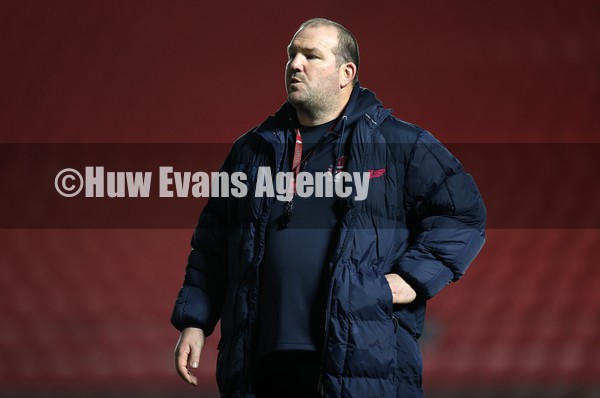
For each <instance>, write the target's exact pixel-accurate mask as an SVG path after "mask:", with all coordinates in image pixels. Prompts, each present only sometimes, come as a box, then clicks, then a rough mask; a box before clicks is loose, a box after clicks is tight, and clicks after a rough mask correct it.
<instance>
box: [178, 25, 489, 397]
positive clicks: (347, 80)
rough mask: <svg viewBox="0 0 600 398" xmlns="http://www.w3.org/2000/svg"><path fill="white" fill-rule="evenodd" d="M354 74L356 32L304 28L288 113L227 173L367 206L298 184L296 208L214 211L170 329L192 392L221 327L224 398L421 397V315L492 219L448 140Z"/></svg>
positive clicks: (226, 204) (251, 182)
mask: <svg viewBox="0 0 600 398" xmlns="http://www.w3.org/2000/svg"><path fill="white" fill-rule="evenodd" d="M358 68H359V58H358V46H357V44H356V40H355V39H354V37H353V35H352V34H351V33H350V32H349V31H348V30H347V29H345V28H344V27H343V26H341V25H339V24H338V23H335V22H332V21H328V20H324V19H313V20H310V21H307V22H305V23H304V24H302V26H301V27H300V29H299V30H298V32H296V34H295V35H294V37H293V38H292V41H291V43H290V45H289V47H288V63H287V66H286V74H285V82H286V89H287V95H288V98H287V102H286V103H285V104H284V105H283V106H282V108H281V109H280V110H279V111H278V112H277V113H276V114H275V115H274V116H272V117H269V118H268V119H267V120H266V121H265V122H263V123H262V124H261V125H260V126H258V127H257V128H255V129H253V130H251V131H250V132H248V133H246V134H245V135H244V136H242V137H241V138H240V139H239V140H238V141H237V142H236V143H235V145H234V147H233V149H232V151H231V153H230V154H229V156H228V157H227V159H226V160H225V163H224V165H223V168H222V170H223V171H227V172H229V173H233V172H236V171H241V172H243V173H245V174H246V175H247V176H248V180H247V181H246V183H247V185H248V187H249V192H253V191H252V188H254V187H256V186H258V185H259V182H260V181H259V180H260V178H259V177H258V175H259V173H258V172H257V171H260V170H264V168H265V167H269V169H268V170H271V172H272V173H273V174H275V173H276V172H280V171H284V172H288V173H292V174H293V175H295V176H296V177H297V181H296V183H297V184H300V180H301V178H300V173H301V172H307V173H309V174H310V173H312V174H315V175H317V173H318V172H326V174H325V175H327V176H329V180H328V181H330V182H331V181H333V182H334V184H335V183H339V180H340V179H342V176H346V177H347V176H355V177H357V178H359V177H360V176H361V175H366V176H367V177H368V195H367V196H366V198H359V195H358V194H357V191H358V189H359V182H360V181H356V182H355V184H354V186H353V188H352V192H353V193H354V194H351V195H333V196H331V195H330V196H326V195H321V196H318V195H314V194H313V195H301V194H300V190H301V187H300V186H296V190H297V191H295V190H294V185H293V184H292V185H290V186H289V187H291V188H290V189H291V195H290V196H291V198H288V199H289V200H288V199H286V200H279V199H277V198H273V197H270V196H269V195H262V196H260V195H258V196H257V195H253V194H251V193H250V194H248V195H246V196H245V197H243V198H211V199H210V200H209V202H208V203H207V205H206V207H205V209H204V210H203V212H202V214H201V216H200V220H199V222H198V227H197V229H196V231H195V233H194V236H193V238H192V248H193V249H192V251H191V254H190V256H189V260H188V264H187V268H186V276H185V281H184V284H183V287H182V289H181V291H180V293H179V296H178V298H177V302H176V305H175V309H174V312H173V316H172V319H171V321H172V323H173V325H174V326H175V327H177V328H178V329H179V330H180V331H181V336H180V338H179V341H178V343H177V346H176V349H175V361H176V367H177V371H178V373H179V374H180V376H181V377H182V378H183V379H184V380H186V381H187V382H189V383H191V384H194V385H196V384H197V379H196V377H195V376H194V375H193V374H192V373H191V371H190V370H189V369H193V368H196V367H197V366H198V361H199V358H200V352H201V350H202V347H203V346H204V340H205V337H206V336H208V335H209V334H211V333H212V332H213V329H214V327H215V325H216V323H217V322H218V320H219V319H220V320H221V340H220V342H219V345H218V348H219V356H218V360H217V381H218V384H219V388H220V391H221V394H222V396H226V397H230V396H231V397H233V396H235V397H295V396H297V397H313V396H326V397H403V398H407V397H421V396H422V390H421V371H422V364H421V356H420V352H419V347H418V343H417V339H418V338H419V336H420V334H421V331H422V328H423V320H424V315H425V303H426V301H427V300H428V299H429V298H431V297H432V296H434V295H435V294H436V293H438V292H439V291H440V290H441V289H442V288H443V287H444V286H445V285H447V284H448V283H450V282H452V281H455V280H457V279H459V278H460V277H461V276H462V274H463V273H464V271H465V270H466V268H467V267H468V265H469V264H470V262H471V261H472V260H473V259H474V258H475V256H476V255H477V253H478V251H479V250H480V248H481V246H482V245H483V242H484V225H485V207H484V205H483V202H482V200H481V197H480V195H479V192H478V190H477V188H476V186H475V183H474V182H473V180H472V178H471V177H470V176H469V175H468V174H466V173H465V172H464V170H463V168H462V166H461V165H460V163H459V162H458V161H457V160H456V159H455V158H454V157H453V156H452V155H451V154H450V153H449V152H448V151H447V150H446V149H445V148H444V147H443V146H441V144H440V143H439V142H438V141H436V140H435V139H434V138H433V137H432V136H431V135H430V134H429V133H428V132H426V131H424V130H422V129H420V128H419V127H417V126H414V125H411V124H409V123H406V122H403V121H400V120H398V119H396V118H395V117H393V116H392V115H391V112H390V111H389V110H386V109H384V108H383V106H382V104H381V103H380V102H379V101H378V100H377V98H376V97H375V95H374V94H373V93H372V92H370V91H368V90H366V89H363V88H361V87H360V86H359V84H358V80H357V73H358ZM327 173H328V174H327ZM344 173H350V174H344ZM362 173H366V174H362ZM315 181H316V180H315ZM336 181H337V182H336ZM347 185H348V184H347ZM350 185H352V184H350ZM315 187H316V183H315ZM337 192H338V191H336V193H337Z"/></svg>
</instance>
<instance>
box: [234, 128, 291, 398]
mask: <svg viewBox="0 0 600 398" xmlns="http://www.w3.org/2000/svg"><path fill="white" fill-rule="evenodd" d="M274 134H276V133H274ZM282 156H283V155H282ZM280 169H281V166H280V162H277V159H275V170H276V172H278V171H280ZM260 206H261V207H264V208H265V209H264V210H265V211H264V212H263V218H262V219H261V220H260V224H259V228H258V233H257V236H256V242H257V244H258V245H259V250H258V252H257V253H256V256H255V258H254V260H253V261H252V265H251V267H250V270H249V271H252V270H254V269H256V271H255V272H256V275H258V273H259V270H258V267H259V266H260V262H261V261H262V258H263V256H264V252H265V242H264V237H265V231H266V229H267V225H268V223H269V216H270V213H271V203H270V201H269V200H268V199H267V198H265V197H263V198H262V203H261V205H260ZM251 277H252V273H251V272H249V274H248V278H251ZM257 283H259V280H258V276H257V277H256V281H255V284H257ZM254 310H255V308H254V307H251V308H249V310H248V313H249V314H253V313H254ZM248 321H249V323H251V320H250V319H249V320H248ZM253 322H254V323H251V324H250V325H249V328H248V331H247V334H246V341H245V343H244V346H245V347H246V350H247V351H246V354H245V355H244V370H245V371H244V372H243V374H245V375H246V376H245V377H246V383H245V384H246V385H245V389H246V391H248V388H249V386H250V382H249V380H250V374H251V373H250V369H249V368H250V356H251V355H252V352H251V351H252V350H250V349H249V347H248V339H249V338H250V334H251V333H252V332H251V330H250V329H254V328H256V324H255V323H256V317H255V319H254V321H253ZM253 337H254V338H256V336H253Z"/></svg>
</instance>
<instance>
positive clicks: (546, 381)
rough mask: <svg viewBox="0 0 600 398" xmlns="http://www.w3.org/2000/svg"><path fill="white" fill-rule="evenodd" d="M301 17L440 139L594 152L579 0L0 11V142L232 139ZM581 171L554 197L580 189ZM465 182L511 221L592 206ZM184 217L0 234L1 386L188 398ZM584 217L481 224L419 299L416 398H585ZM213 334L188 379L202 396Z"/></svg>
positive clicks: (593, 305)
mask: <svg viewBox="0 0 600 398" xmlns="http://www.w3.org/2000/svg"><path fill="white" fill-rule="evenodd" d="M316 16H320V17H326V18H330V19H334V20H336V21H339V22H341V23H342V24H344V25H346V26H347V27H348V28H349V29H350V30H352V31H353V32H354V33H355V35H356V37H357V38H358V41H359V44H360V49H361V60H362V62H361V70H360V76H359V77H360V81H361V83H362V85H363V86H365V87H368V88H370V89H372V90H373V91H375V92H376V93H377V95H378V97H379V98H380V99H381V100H382V101H383V102H384V104H385V105H386V106H387V107H390V108H393V109H394V110H395V114H396V116H398V117H400V118H402V119H404V120H407V121H410V122H413V123H416V124H419V125H421V126H423V127H425V128H427V129H428V130H430V131H431V132H433V133H434V135H436V137H438V138H439V139H440V140H441V141H443V142H445V143H450V144H452V143H487V144H493V143H587V144H590V145H591V144H598V143H600V135H599V134H598V132H599V130H598V124H599V123H600V112H599V109H600V107H599V105H600V73H599V71H600V25H599V24H598V21H600V3H598V2H597V1H592V0H589V1H577V2H567V1H561V0H549V1H515V0H510V1H486V2H481V1H475V0H473V1H464V0H462V1H453V2H445V1H441V0H437V1H432V2H406V1H396V2H393V1H382V2H378V3H365V2H361V3H359V2H356V1H346V2H341V1H332V2H328V3H324V2H316V1H306V2H303V3H298V4H284V3H281V2H275V1H271V0H269V1H266V2H263V3H256V2H252V3H251V2H238V3H232V2H217V3H214V2H211V3H203V2H199V1H192V0H188V1H184V0H176V1H170V2H167V1H155V0H154V1H145V2H136V1H131V0H128V1H115V0H110V1H89V2H80V1H74V0H73V1H68V0H60V1H55V2H40V1H32V0H28V1H18V2H17V1H4V2H2V4H0V59H1V61H0V137H1V142H2V143H205V144H207V145H208V144H211V143H231V142H232V141H233V140H234V139H235V138H236V137H238V136H239V135H241V134H242V133H243V132H245V131H247V130H248V129H249V128H251V127H252V126H254V125H256V124H257V123H259V122H261V121H262V120H263V119H264V118H265V117H266V116H267V115H269V114H272V113H273V112H274V111H275V110H276V109H277V108H278V107H279V106H280V104H281V103H282V102H283V101H284V100H285V90H284V86H283V71H284V64H285V62H286V51H285V47H286V45H287V44H288V43H289V40H290V38H291V36H292V35H293V33H294V32H295V30H296V29H297V27H298V26H299V25H300V23H301V22H303V21H304V20H306V19H309V18H312V17H316ZM467 160H468V159H467ZM504 161H505V162H506V163H507V164H510V163H511V159H510V158H506V159H504ZM557 161H558V162H560V161H561V159H557ZM464 163H465V166H466V168H467V169H468V170H469V171H471V172H472V173H473V174H474V175H475V177H476V178H478V170H477V167H476V166H477V162H473V163H470V162H469V161H465V162H464ZM470 166H471V167H470ZM565 166H568V165H565ZM3 167H4V168H8V167H12V165H11V164H8V163H5V162H4V161H3ZM597 170H598V169H588V170H582V171H581V173H582V174H581V175H578V176H569V175H560V176H557V177H556V186H561V185H562V184H566V183H567V182H568V180H569V179H570V178H572V177H577V178H580V179H581V178H583V177H585V180H584V182H587V184H589V186H590V187H594V189H596V188H595V187H596V186H597V185H598V184H597V182H596V180H595V179H596V178H597V175H596V174H597ZM480 175H485V174H481V173H480ZM544 177H547V176H544ZM544 180H546V179H544ZM478 182H479V183H480V185H481V186H482V193H483V195H484V198H486V200H488V201H490V203H503V202H504V203H505V206H507V207H508V208H510V207H514V208H515V209H516V210H518V211H521V212H523V213H527V212H536V211H537V210H538V209H539V208H540V206H545V208H547V209H549V210H550V211H549V212H548V213H549V214H548V217H552V216H553V213H554V212H556V213H561V214H562V213H565V212H567V213H568V212H574V213H577V214H578V215H579V216H581V214H586V215H587V214H589V212H591V214H592V215H594V217H597V211H596V210H595V209H596V208H597V207H598V206H597V203H596V202H595V201H590V200H589V198H588V197H581V195H571V196H569V195H568V192H567V193H566V194H565V193H563V194H561V196H557V195H555V194H554V192H553V191H552V190H551V189H550V190H548V186H547V185H546V183H545V182H544V183H543V184H541V183H538V182H537V181H536V180H535V179H532V180H531V181H528V183H529V184H526V185H528V187H529V188H530V190H531V191H532V192H534V193H535V195H534V196H535V198H536V199H535V200H532V196H528V194H527V192H524V191H521V190H519V191H516V190H511V189H510V181H508V183H507V182H506V181H504V182H503V183H502V184H495V181H479V180H478ZM519 184H522V182H519ZM518 186H519V187H521V186H522V185H518ZM507 187H508V189H507ZM483 188H485V189H483ZM546 190H547V192H546ZM594 192H596V191H594ZM10 194H11V193H10V191H9V190H8V189H7V188H6V187H3V198H2V200H3V202H4V203H8V204H10V203H11V202H10V200H7V197H8V196H10ZM30 195H34V197H35V190H32V192H31V193H30ZM540 198H544V199H545V200H544V202H545V203H540ZM32 202H35V201H32ZM28 203H29V202H28ZM42 205H43V204H42V203H40V206H42ZM2 207H3V210H2V212H4V213H5V214H10V213H11V212H14V211H17V210H18V211H19V212H22V211H23V209H21V208H19V209H15V208H13V207H11V206H10V205H3V206H2ZM200 210H201V207H200V205H199V206H198V208H191V209H190V211H189V226H188V227H186V228H183V229H14V228H10V229H9V228H3V229H2V230H1V231H0V237H1V239H0V264H1V266H2V269H1V272H0V297H1V301H0V309H1V313H2V320H1V321H0V395H2V396H27V395H28V394H32V395H36V396H43V395H44V394H46V395H52V394H56V395H57V396H66V395H68V394H74V395H75V396H94V395H93V394H99V395H98V396H107V395H108V394H113V395H115V394H116V395H118V394H122V395H123V396H182V397H183V396H197V395H198V391H197V390H193V389H192V388H190V387H188V386H186V385H184V384H183V382H182V381H180V380H179V379H178V377H177V376H176V374H175V371H174V368H173V359H172V350H173V347H174V345H175V342H176V339H177V337H178V332H177V331H176V330H175V329H174V328H172V327H171V326H170V324H169V316H170V312H171V309H172V305H173V303H174V300H175V296H176V294H177V291H178V289H179V286H180V284H181V282H182V279H183V273H184V266H185V261H186V257H187V254H188V250H189V246H188V243H189V239H190V237H191V233H192V229H193V227H194V224H195V221H196V219H197V216H198V214H199V212H200ZM491 210H493V209H491ZM32 211H34V209H32ZM13 216H14V214H13ZM54 216H56V215H54ZM490 216H491V217H493V214H491V215H490ZM597 221H598V219H597V218H595V219H594V220H592V222H591V223H590V225H591V227H589V226H587V227H586V229H584V228H583V227H582V226H581V225H580V224H578V225H563V226H561V225H560V224H557V225H554V227H555V228H552V229H549V228H544V229H542V228H540V227H539V225H537V226H536V225H533V226H531V228H523V227H522V226H514V227H513V228H511V225H502V226H499V225H496V227H494V225H491V228H490V230H489V231H488V241H487V244H486V246H485V247H484V249H483V251H482V252H481V255H480V256H479V257H478V258H477V259H476V261H475V262H474V264H473V266H472V268H471V269H470V270H469V271H468V272H467V274H466V276H465V277H464V279H463V280H462V281H460V282H459V283H458V284H456V285H453V286H450V287H448V288H447V289H446V290H445V291H443V292H442V293H441V294H440V295H439V296H437V297H435V298H434V299H433V300H432V301H431V302H430V306H429V312H428V318H427V332H426V334H425V336H424V337H423V341H422V344H423V349H424V354H425V355H424V361H425V370H424V377H425V388H426V391H427V392H428V393H429V396H444V397H449V396H478V397H479V396H510V395H515V396H520V397H523V396H552V397H558V396H565V397H567V396H569V397H574V396H590V397H591V396H596V395H594V394H598V393H600V383H599V382H598V380H600V290H599V289H598V287H597V286H598V285H599V284H600V268H598V266H597V264H598V263H599V262H600V255H599V254H598V251H597V249H596V247H597V244H598V242H599V241H600V239H599V238H600V232H599V229H598V228H600V223H598V222H597ZM182 227H184V226H182ZM217 340H218V333H217V334H216V335H215V336H213V337H211V338H209V340H208V346H207V348H206V349H205V350H204V353H203V356H202V361H201V367H200V369H199V371H198V373H199V375H200V377H201V381H202V386H201V390H202V392H203V393H205V394H207V396H211V394H212V395H214V394H215V391H216V384H215V382H214V362H215V357H216V348H215V347H216V343H217ZM84 392H85V393H84ZM161 394H163V395H161ZM453 394H454V395H453ZM469 394H470V395H469ZM486 394H487V395H486ZM535 394H538V395H535Z"/></svg>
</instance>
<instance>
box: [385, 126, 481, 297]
mask: <svg viewBox="0 0 600 398" xmlns="http://www.w3.org/2000/svg"><path fill="white" fill-rule="evenodd" d="M404 190H405V192H404V198H405V204H404V205H405V209H406V212H407V222H408V226H409V229H410V244H409V247H408V249H407V251H406V252H404V254H403V255H402V256H401V257H399V258H398V259H397V261H396V262H395V264H394V266H393V268H392V271H393V272H396V273H398V274H399V275H400V276H402V277H403V278H404V279H405V280H406V281H407V282H408V283H409V284H410V285H411V286H412V287H413V289H415V291H417V294H418V295H419V296H420V297H421V298H424V299H429V298H431V297H433V296H434V295H435V294H437V293H438V292H439V291H440V290H441V289H442V288H443V287H445V286H446V285H447V284H449V283H450V282H452V281H456V280H458V279H460V278H461V277H462V275H463V274H464V272H465V271H466V270H467V268H468V266H469V265H470V264H471V262H472V261H473V259H474V258H475V256H476V255H477V254H478V253H479V250H480V249H481V247H482V246H483V243H484V241H485V222H486V209H485V205H484V203H483V200H482V198H481V195H480V193H479V190H478V189H477V186H476V185H475V181H474V180H473V178H472V177H471V176H470V175H469V174H467V173H466V172H465V171H464V169H463V167H462V165H461V164H460V163H459V161H458V160H457V159H456V158H455V157H454V156H453V155H452V154H451V153H450V152H449V151H448V150H447V149H446V148H445V147H444V146H443V145H442V144H441V143H440V142H439V141H437V140H436V139H435V138H434V137H433V136H432V135H431V134H429V133H428V132H425V131H421V132H420V133H419V135H418V137H417V140H416V142H415V144H414V145H413V146H412V148H411V152H410V154H409V156H408V160H407V164H406V175H405V187H404Z"/></svg>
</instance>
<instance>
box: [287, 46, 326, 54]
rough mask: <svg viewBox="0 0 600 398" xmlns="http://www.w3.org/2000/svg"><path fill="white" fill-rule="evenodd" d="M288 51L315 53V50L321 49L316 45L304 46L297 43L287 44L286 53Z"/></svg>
mask: <svg viewBox="0 0 600 398" xmlns="http://www.w3.org/2000/svg"><path fill="white" fill-rule="evenodd" d="M290 51H295V52H298V51H302V52H307V53H315V52H321V50H320V49H319V48H317V47H305V46H298V45H291V44H290V45H289V46H288V53H289V52H290Z"/></svg>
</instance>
